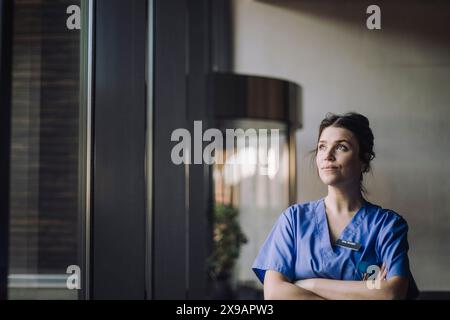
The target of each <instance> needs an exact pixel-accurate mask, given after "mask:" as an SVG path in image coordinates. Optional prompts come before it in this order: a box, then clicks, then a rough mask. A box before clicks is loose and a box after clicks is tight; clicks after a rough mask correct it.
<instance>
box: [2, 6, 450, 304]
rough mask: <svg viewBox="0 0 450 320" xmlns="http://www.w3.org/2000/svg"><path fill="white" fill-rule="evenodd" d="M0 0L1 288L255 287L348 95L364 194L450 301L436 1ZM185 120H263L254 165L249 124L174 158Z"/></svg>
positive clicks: (447, 76) (102, 295)
mask: <svg viewBox="0 0 450 320" xmlns="http://www.w3.org/2000/svg"><path fill="white" fill-rule="evenodd" d="M0 1H1V6H0V14H1V15H0V19H1V20H0V25H1V29H0V35H1V51H0V54H1V55H0V58H1V60H0V75H1V77H0V81H1V82H0V85H1V86H0V90H1V91H0V93H1V95H0V103H1V109H2V110H1V112H2V113H1V118H0V119H1V121H2V122H1V124H0V126H1V128H2V131H1V139H2V140H1V147H2V151H1V153H2V157H1V158H2V161H1V163H0V170H1V180H0V181H1V190H2V193H1V194H2V196H3V198H2V200H1V201H0V202H1V213H0V214H1V216H0V228H1V230H0V231H1V232H0V234H1V237H0V249H1V250H0V262H1V265H0V267H1V269H0V298H2V299H261V298H262V285H261V284H260V283H258V281H257V278H256V276H255V275H254V274H253V271H252V270H251V265H252V263H253V260H254V259H255V257H256V255H257V254H258V251H259V248H260V246H261V245H262V243H263V242H264V240H265V238H266V237H267V235H268V233H269V231H270V229H271V228H272V226H273V224H274V222H275V221H276V219H277V218H278V216H279V215H280V214H281V212H282V211H283V210H284V209H286V208H287V207H288V206H289V205H291V204H294V203H302V202H307V201H312V200H317V199H319V198H321V197H323V196H324V195H326V187H325V186H324V185H322V183H321V182H320V179H319V178H318V176H317V173H316V168H315V166H314V164H313V163H314V161H312V159H311V155H310V154H309V151H311V150H312V149H314V147H315V144H316V140H317V134H318V127H319V123H320V121H321V120H322V119H323V118H324V116H325V114H326V113H327V112H333V113H344V112H347V111H356V112H360V113H362V114H364V115H365V116H367V117H368V118H369V120H370V124H371V128H372V130H373V132H374V135H375V152H376V158H375V160H374V161H373V165H372V168H373V173H372V174H368V175H366V177H365V186H366V188H367V190H368V192H369V193H368V200H369V201H370V202H372V203H375V204H378V205H381V206H382V207H384V208H389V209H393V210H395V211H396V212H398V213H400V214H401V215H402V216H403V217H404V218H405V219H406V220H407V221H408V224H409V238H408V240H409V244H410V252H409V256H410V263H411V270H412V272H413V275H414V276H415V279H416V282H417V285H418V287H419V290H420V291H421V299H428V298H443V299H448V298H449V297H450V294H449V292H450V275H448V274H447V270H448V269H449V267H450V255H449V254H448V252H450V248H449V246H450V244H449V243H450V241H449V240H450V239H449V234H450V211H449V210H448V209H447V207H450V204H448V203H447V202H448V201H450V198H449V197H448V194H449V193H450V183H449V182H448V181H447V177H448V175H449V174H450V165H449V164H447V162H446V157H447V155H448V152H449V151H448V148H447V145H448V144H449V140H450V130H449V129H448V128H447V127H448V126H447V124H446V122H447V121H446V119H447V115H448V114H449V113H450V111H447V110H450V109H449V108H448V104H449V103H450V72H449V71H450V70H449V69H450V43H449V42H448V38H449V35H450V3H448V2H447V1H438V0H435V1H423V0H409V1H406V0H405V1H403V0H395V1H384V0H382V1H378V2H377V3H376V4H377V5H378V6H379V7H380V9H381V30H369V29H368V28H367V27H366V20H367V18H368V17H369V16H370V14H367V13H366V10H367V7H368V6H369V5H371V4H373V3H371V2H368V1H357V0H346V1H339V2H336V1H331V0H316V1H312V0H297V1H294V0H277V1H275V0H274V1H271V0H264V1H262V0H261V1H258V0H214V1H207V0H196V1H190V0H171V1H158V0H132V1H121V0H79V1H73V0H14V1H12V0H0ZM69 7H70V9H69ZM77 19H78V20H77ZM194 121H202V124H203V130H206V129H208V128H216V129H218V130H220V132H222V133H223V134H224V136H225V130H226V129H228V128H243V129H244V130H246V129H257V130H268V131H269V132H270V130H274V129H275V130H278V132H279V135H277V136H276V141H277V143H278V145H279V146H280V147H279V148H275V147H274V146H273V145H271V148H269V149H268V154H267V155H266V156H267V158H268V169H269V170H268V174H262V172H261V169H260V166H259V165H258V164H255V163H254V162H253V161H252V160H253V159H254V158H255V157H256V155H258V154H259V153H260V152H261V150H260V149H259V146H256V147H255V145H254V144H252V141H251V139H248V137H246V136H245V135H237V136H236V142H237V144H236V145H235V146H233V147H231V148H230V147H229V146H228V145H225V144H224V145H223V146H222V147H221V148H220V150H217V151H216V152H215V155H216V156H218V155H221V156H222V157H223V158H224V159H225V163H223V164H215V165H208V164H205V163H200V164H191V165H187V164H186V165H175V164H174V163H173V162H172V161H171V150H172V148H173V147H174V145H175V143H174V142H173V141H171V134H172V132H173V131H174V130H176V129H177V128H186V129H188V130H189V131H190V132H191V133H192V141H194V140H195V136H194ZM258 139H263V140H264V139H266V140H264V141H265V142H267V143H269V141H271V135H270V134H269V136H267V137H265V138H264V137H262V136H258ZM206 145H208V143H207V142H205V141H203V144H202V145H201V146H200V147H203V148H204V147H205V146H206ZM252 146H253V147H252ZM195 148H197V147H195V146H193V149H192V150H190V152H192V153H194V149H195ZM274 153H276V157H275V155H274ZM236 159H240V160H243V163H242V164H240V165H236V164H232V162H233V161H234V160H236ZM275 159H278V161H277V163H276V166H275V161H276V160H275ZM275 167H276V168H277V170H274V169H273V168H275ZM271 168H272V169H271ZM69 266H78V267H79V268H80V273H79V274H77V273H75V278H74V277H73V275H74V274H73V273H72V272H71V271H68V267H69ZM69 277H70V278H69ZM68 281H69V282H71V281H75V282H73V283H78V284H79V287H78V289H69V288H68V286H67V284H68Z"/></svg>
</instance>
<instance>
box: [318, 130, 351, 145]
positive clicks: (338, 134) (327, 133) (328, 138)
mask: <svg viewBox="0 0 450 320" xmlns="http://www.w3.org/2000/svg"><path fill="white" fill-rule="evenodd" d="M319 140H320V141H325V142H334V141H341V140H347V141H350V142H352V141H355V140H356V139H355V136H354V134H353V133H352V132H351V131H350V130H348V129H345V128H337V127H327V128H325V129H324V130H323V131H322V134H321V135H320V139H319Z"/></svg>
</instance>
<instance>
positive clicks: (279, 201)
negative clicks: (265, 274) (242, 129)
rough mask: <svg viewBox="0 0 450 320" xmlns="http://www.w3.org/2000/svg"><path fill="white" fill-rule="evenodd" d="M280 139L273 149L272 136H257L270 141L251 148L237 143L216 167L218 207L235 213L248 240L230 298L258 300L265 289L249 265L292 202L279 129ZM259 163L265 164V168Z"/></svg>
mask: <svg viewBox="0 0 450 320" xmlns="http://www.w3.org/2000/svg"><path fill="white" fill-rule="evenodd" d="M269 132H270V131H269ZM276 138H277V142H278V147H274V145H273V139H271V137H270V135H268V136H267V137H266V138H265V137H262V136H261V135H259V136H258V139H259V141H260V139H267V141H263V144H261V143H260V142H259V143H252V142H251V140H250V139H247V141H246V142H244V143H241V144H239V142H238V143H236V146H233V149H229V148H228V149H224V150H223V158H224V159H226V161H225V163H224V164H222V165H221V164H215V165H214V171H213V179H214V193H215V207H217V206H220V205H225V206H230V207H232V208H234V209H236V211H237V212H238V223H239V226H240V229H241V231H242V233H243V235H244V236H245V238H246V240H247V242H246V243H245V244H243V245H242V247H241V248H240V255H239V258H238V259H237V260H236V261H235V265H234V268H233V270H232V278H233V280H232V283H231V287H232V289H234V290H233V292H234V296H233V297H232V298H237V299H240V298H248V299H253V298H257V297H258V296H255V289H262V285H261V284H259V283H258V282H257V281H256V277H255V275H254V274H253V271H252V269H251V266H252V264H253V260H254V259H255V257H256V255H257V254H258V251H259V249H260V247H261V245H262V243H263V242H264V240H265V238H266V237H267V235H268V234H269V231H270V229H271V228H272V226H273V224H274V222H275V220H276V219H277V218H278V216H279V215H280V213H281V212H282V211H283V210H284V209H286V207H287V206H288V203H289V157H288V156H289V150H288V144H287V137H286V133H285V132H284V131H281V130H280V131H279V134H278V137H276ZM239 139H240V138H238V140H239ZM241 139H242V138H241ZM266 143H267V144H266ZM261 146H267V147H265V148H264V147H263V148H261ZM261 159H265V161H263V162H262V163H261Z"/></svg>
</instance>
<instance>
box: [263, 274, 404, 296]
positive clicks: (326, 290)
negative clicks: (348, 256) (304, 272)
mask: <svg viewBox="0 0 450 320" xmlns="http://www.w3.org/2000/svg"><path fill="white" fill-rule="evenodd" d="M386 273H387V271H386V270H385V269H382V270H381V271H380V273H379V274H378V276H377V279H376V280H378V281H374V280H367V281H346V280H332V279H319V278H315V279H305V280H299V281H297V282H295V283H291V282H289V280H288V279H287V278H286V277H285V276H284V275H283V274H282V273H279V272H277V271H273V270H267V271H266V275H265V278H264V298H265V299H266V300H344V299H361V300H371V299H374V300H394V299H404V298H405V297H406V292H407V289H408V279H406V278H404V277H400V276H395V277H392V278H390V279H389V280H386V279H385V277H386Z"/></svg>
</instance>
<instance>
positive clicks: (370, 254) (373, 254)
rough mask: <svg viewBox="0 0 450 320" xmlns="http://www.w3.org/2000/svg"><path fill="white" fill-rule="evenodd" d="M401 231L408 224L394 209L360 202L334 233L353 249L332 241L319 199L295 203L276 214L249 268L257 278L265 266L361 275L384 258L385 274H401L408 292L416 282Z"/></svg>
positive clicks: (305, 273)
mask: <svg viewBox="0 0 450 320" xmlns="http://www.w3.org/2000/svg"><path fill="white" fill-rule="evenodd" d="M407 233H408V225H407V223H406V221H405V220H404V219H403V218H402V217H401V216H400V215H399V214H397V213H396V212H394V211H392V210H388V209H383V208H381V207H380V206H377V205H374V204H372V203H370V202H368V201H365V203H364V204H363V205H362V207H361V208H360V209H359V210H358V211H357V212H356V213H355V215H354V216H353V217H352V219H351V220H350V222H349V223H348V224H347V225H346V227H345V228H344V230H342V233H341V235H340V237H339V239H341V240H344V241H345V242H348V243H355V244H358V250H355V249H351V248H349V247H344V246H338V245H335V244H334V245H333V244H332V243H331V241H330V233H329V228H328V222H327V216H326V211H325V202H324V198H322V199H320V200H317V201H311V202H306V203H302V204H295V205H293V206H290V207H289V208H287V209H286V210H285V211H284V212H283V213H282V214H281V215H280V216H279V218H278V220H277V221H276V223H275V225H274V226H273V228H272V230H271V231H270V233H269V235H268V237H267V239H266V240H265V242H264V243H263V244H262V246H261V249H260V251H259V253H258V255H257V257H256V259H255V261H254V263H253V266H252V269H253V271H254V272H255V274H256V276H257V277H258V279H259V280H260V281H261V282H262V283H263V282H264V276H265V272H266V271H267V270H274V271H278V272H280V273H282V274H283V275H284V276H285V277H286V278H287V279H289V280H290V281H296V280H300V279H310V278H326V279H337V280H362V279H363V276H364V273H366V272H367V270H368V268H369V266H374V265H375V266H377V267H381V265H382V264H383V262H385V263H386V266H387V269H388V274H387V276H386V278H387V279H390V278H391V277H393V276H404V277H407V278H408V279H409V280H410V286H409V288H410V290H409V292H408V295H409V296H410V297H411V296H414V295H416V294H417V287H416V284H415V281H414V279H413V277H412V275H411V272H410V268H409V259H408V249H409V245H408V240H407ZM370 270H372V269H370Z"/></svg>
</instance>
